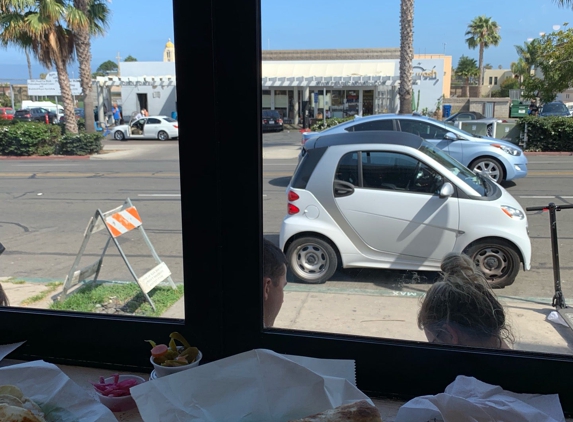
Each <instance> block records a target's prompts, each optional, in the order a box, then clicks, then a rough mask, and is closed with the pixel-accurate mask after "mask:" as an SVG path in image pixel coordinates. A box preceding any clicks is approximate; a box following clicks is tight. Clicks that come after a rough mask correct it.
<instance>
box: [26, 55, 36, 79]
mask: <svg viewBox="0 0 573 422" xmlns="http://www.w3.org/2000/svg"><path fill="white" fill-rule="evenodd" d="M24 53H25V54H26V62H27V63H28V76H29V77H30V79H34V76H33V75H32V61H31V60H30V53H28V50H27V49H24Z"/></svg>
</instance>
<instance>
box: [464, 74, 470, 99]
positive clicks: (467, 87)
mask: <svg viewBox="0 0 573 422" xmlns="http://www.w3.org/2000/svg"><path fill="white" fill-rule="evenodd" d="M464 91H465V95H462V97H469V96H470V78H469V77H468V78H466V84H465V85H464Z"/></svg>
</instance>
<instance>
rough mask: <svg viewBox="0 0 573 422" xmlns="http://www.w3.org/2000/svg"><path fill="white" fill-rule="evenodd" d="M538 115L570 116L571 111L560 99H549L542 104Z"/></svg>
mask: <svg viewBox="0 0 573 422" xmlns="http://www.w3.org/2000/svg"><path fill="white" fill-rule="evenodd" d="M539 116H540V117H554V116H557V117H571V112H570V111H569V109H568V108H567V106H566V105H565V104H564V103H563V102H561V101H551V102H549V103H545V104H543V106H542V107H541V110H540V111H539Z"/></svg>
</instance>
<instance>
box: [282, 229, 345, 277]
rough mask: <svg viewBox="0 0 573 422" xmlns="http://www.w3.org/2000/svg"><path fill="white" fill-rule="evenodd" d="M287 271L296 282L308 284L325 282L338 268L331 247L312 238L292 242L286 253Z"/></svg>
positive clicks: (334, 253) (320, 240)
mask: <svg viewBox="0 0 573 422" xmlns="http://www.w3.org/2000/svg"><path fill="white" fill-rule="evenodd" d="M286 256H287V259H288V262H289V269H290V270H291V272H292V274H293V276H294V277H295V279H297V280H298V281H302V282H304V283H309V284H320V283H324V282H326V281H327V280H328V279H329V278H330V277H332V275H333V274H334V272H335V271H336V267H337V266H338V258H337V256H336V252H335V251H334V249H333V247H332V246H331V245H330V244H329V243H328V242H326V241H324V240H322V239H318V238H314V237H301V238H299V239H296V240H294V241H293V242H292V243H291V244H290V246H289V247H288V250H287V253H286Z"/></svg>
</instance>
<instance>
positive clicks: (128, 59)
mask: <svg viewBox="0 0 573 422" xmlns="http://www.w3.org/2000/svg"><path fill="white" fill-rule="evenodd" d="M136 61H137V59H136V58H135V57H133V56H131V55H129V56H127V57H126V58H125V60H124V62H136Z"/></svg>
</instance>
